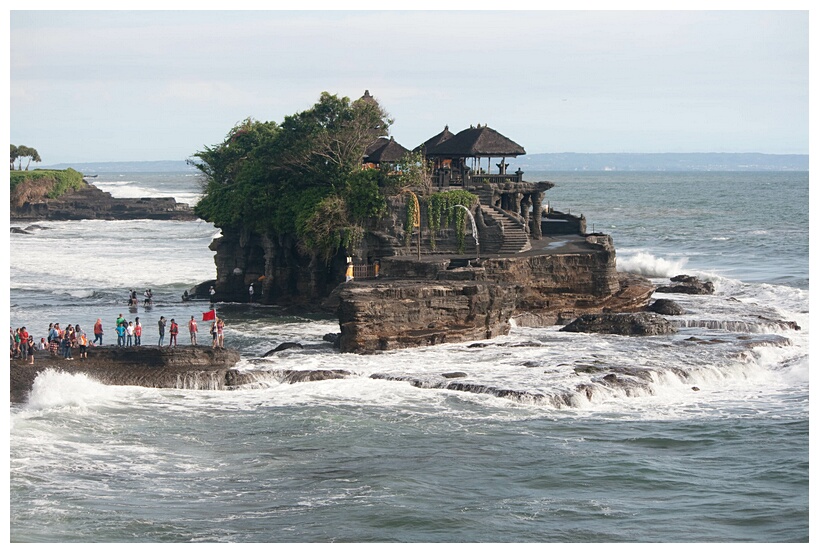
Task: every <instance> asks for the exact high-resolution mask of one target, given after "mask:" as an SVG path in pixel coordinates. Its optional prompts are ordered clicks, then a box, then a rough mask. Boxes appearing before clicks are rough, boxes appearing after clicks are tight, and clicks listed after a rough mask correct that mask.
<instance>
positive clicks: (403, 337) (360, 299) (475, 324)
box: [338, 280, 515, 353]
mask: <svg viewBox="0 0 819 553" xmlns="http://www.w3.org/2000/svg"><path fill="white" fill-rule="evenodd" d="M342 286H343V287H342V288H341V290H340V291H339V294H338V296H339V300H340V305H339V308H338V316H339V323H340V325H341V338H340V341H339V346H340V349H341V351H342V352H354V353H370V352H373V351H379V350H389V349H398V348H407V347H417V346H428V345H434V344H441V343H446V342H462V341H465V340H482V339H486V338H492V337H494V336H499V335H502V334H506V333H508V332H509V329H510V322H509V319H510V318H511V316H512V313H513V311H514V308H515V289H514V287H512V286H501V285H498V284H493V283H488V282H441V281H439V282H435V281H417V280H390V281H361V282H351V283H348V284H345V285H342Z"/></svg>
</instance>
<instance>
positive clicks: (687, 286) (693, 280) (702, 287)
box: [657, 275, 714, 295]
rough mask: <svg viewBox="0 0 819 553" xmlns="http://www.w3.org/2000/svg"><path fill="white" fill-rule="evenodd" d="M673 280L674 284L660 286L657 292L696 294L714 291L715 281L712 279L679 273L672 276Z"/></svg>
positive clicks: (706, 293)
mask: <svg viewBox="0 0 819 553" xmlns="http://www.w3.org/2000/svg"><path fill="white" fill-rule="evenodd" d="M671 282H673V283H674V284H671V285H668V286H660V287H658V288H657V292H663V293H666V294H695V295H708V294H713V293H714V283H713V282H710V281H707V280H706V281H702V280H700V279H698V278H697V277H695V276H690V275H677V276H675V277H671Z"/></svg>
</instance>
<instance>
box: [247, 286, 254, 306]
mask: <svg viewBox="0 0 819 553" xmlns="http://www.w3.org/2000/svg"><path fill="white" fill-rule="evenodd" d="M247 293H248V294H250V303H253V283H252V282H251V283H250V288H248V289H247Z"/></svg>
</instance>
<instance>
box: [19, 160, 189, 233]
mask: <svg viewBox="0 0 819 553" xmlns="http://www.w3.org/2000/svg"><path fill="white" fill-rule="evenodd" d="M11 186H12V187H11V198H10V219H11V220H12V221H44V220H48V221H77V220H81V219H106V220H127V219H158V220H175V221H191V220H195V219H196V218H197V217H196V215H195V214H194V212H193V209H192V208H191V207H190V206H189V205H188V204H184V203H178V202H177V201H176V200H174V199H173V198H170V197H167V198H114V197H113V196H112V195H111V194H109V193H108V192H103V191H102V190H100V189H99V188H97V187H96V186H94V185H91V184H89V183H88V182H87V181H85V180H84V179H83V178H82V175H80V173H78V172H77V171H74V170H73V169H66V170H34V171H13V172H12V177H11Z"/></svg>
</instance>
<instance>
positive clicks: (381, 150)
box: [364, 137, 410, 163]
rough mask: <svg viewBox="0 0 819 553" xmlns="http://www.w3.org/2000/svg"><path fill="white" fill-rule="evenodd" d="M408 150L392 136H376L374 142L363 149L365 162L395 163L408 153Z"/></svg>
mask: <svg viewBox="0 0 819 553" xmlns="http://www.w3.org/2000/svg"><path fill="white" fill-rule="evenodd" d="M409 153H410V151H409V150H407V149H406V148H404V147H403V146H402V145H401V144H399V143H398V142H396V141H395V139H394V138H393V137H390V138H389V139H387V138H378V139H376V141H375V142H373V143H372V144H370V145H369V146H367V149H366V150H365V151H364V162H365V163H384V162H388V163H395V162H397V161H401V158H403V157H404V156H406V155H407V154H409Z"/></svg>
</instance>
